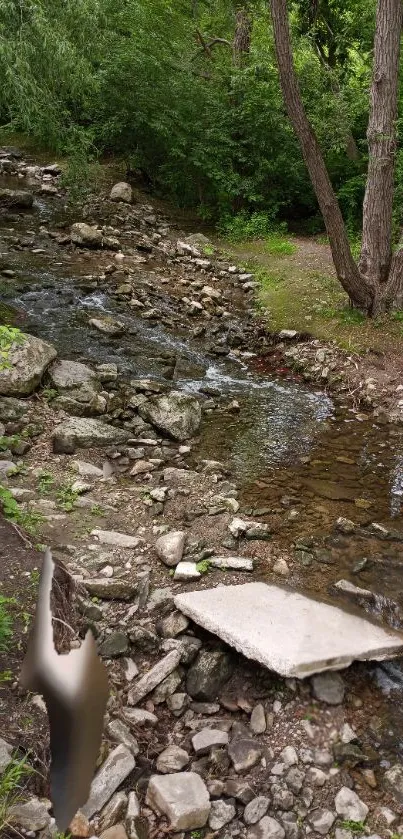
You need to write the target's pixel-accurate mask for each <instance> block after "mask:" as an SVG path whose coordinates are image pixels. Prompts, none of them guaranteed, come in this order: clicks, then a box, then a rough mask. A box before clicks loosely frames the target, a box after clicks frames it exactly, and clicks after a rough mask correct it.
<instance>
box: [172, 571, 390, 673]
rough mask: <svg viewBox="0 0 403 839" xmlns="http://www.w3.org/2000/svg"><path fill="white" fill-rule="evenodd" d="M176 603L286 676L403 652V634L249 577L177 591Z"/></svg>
mask: <svg viewBox="0 0 403 839" xmlns="http://www.w3.org/2000/svg"><path fill="white" fill-rule="evenodd" d="M175 606H176V607H177V608H178V609H180V610H181V611H182V612H183V613H184V614H185V615H187V617H189V618H191V619H192V620H193V621H195V623H197V624H199V625H200V626H202V627H204V628H205V629H207V630H208V631H209V632H213V633H214V634H215V635H218V637H219V638H222V640H223V641H226V643H227V644H229V645H230V646H232V647H235V649H236V650H238V652H240V653H242V654H243V655H244V656H246V657H247V658H251V659H254V660H255V661H259V662H260V664H263V665H264V666H265V667H268V668H269V669H270V670H274V671H275V672H276V673H279V674H280V675H281V676H287V677H297V678H300V679H304V678H306V677H307V676H311V675H313V674H314V673H322V672H323V671H325V670H341V669H343V668H344V667H348V666H349V665H350V664H351V663H352V662H353V661H354V660H356V659H358V660H359V661H367V660H371V659H375V660H376V661H381V660H383V659H386V658H394V656H396V655H402V654H403V634H401V633H399V632H394V631H393V630H390V629H384V628H383V627H381V626H378V625H377V624H373V623H370V621H367V620H365V618H361V617H359V616H356V615H352V614H349V613H348V612H344V611H343V610H342V609H339V608H337V607H336V606H330V605H328V604H327V603H320V602H318V601H316V600H312V599H311V598H309V597H305V596H304V595H303V594H299V593H298V592H293V591H287V590H286V589H283V588H280V586H274V585H266V584H265V583H247V584H245V585H240V586H218V587H217V588H213V589H204V590H203V591H193V592H186V593H184V594H179V595H178V596H177V597H175Z"/></svg>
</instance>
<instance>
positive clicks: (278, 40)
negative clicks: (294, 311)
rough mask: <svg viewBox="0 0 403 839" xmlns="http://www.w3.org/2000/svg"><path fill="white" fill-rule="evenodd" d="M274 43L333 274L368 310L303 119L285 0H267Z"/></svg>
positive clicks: (365, 289)
mask: <svg viewBox="0 0 403 839" xmlns="http://www.w3.org/2000/svg"><path fill="white" fill-rule="evenodd" d="M270 3H271V15H272V20H273V31H274V42H275V48H276V56H277V64H278V69H279V75H280V83H281V88H282V91H283V97H284V103H285V106H286V108H287V111H288V115H289V117H290V120H291V123H292V125H293V128H294V131H295V133H296V135H297V137H298V139H299V142H300V145H301V149H302V154H303V156H304V160H305V163H306V166H307V169H308V172H309V175H310V178H311V181H312V185H313V188H314V190H315V193H316V197H317V199H318V204H319V207H320V210H321V213H322V216H323V219H324V222H325V225H326V230H327V233H328V236H329V241H330V247H331V250H332V256H333V262H334V265H335V268H336V273H337V276H338V278H339V280H340V282H341V284H342V286H343V288H344V289H345V291H346V292H347V294H348V295H349V297H350V299H351V300H352V302H353V303H354V304H355V305H357V306H359V307H362V308H365V309H369V308H370V306H371V301H372V294H371V288H370V285H369V283H367V282H366V281H365V280H364V281H363V279H362V277H361V276H360V272H359V270H358V267H357V265H356V263H355V262H354V259H353V256H352V253H351V248H350V243H349V240H348V236H347V232H346V228H345V225H344V221H343V217H342V214H341V210H340V207H339V204H338V201H337V198H336V195H335V193H334V190H333V187H332V184H331V182H330V178H329V175H328V172H327V169H326V165H325V161H324V159H323V155H322V152H321V149H320V146H319V143H318V140H317V137H316V134H315V132H314V130H313V128H312V126H311V124H310V122H309V120H308V118H307V115H306V113H305V109H304V106H303V103H302V98H301V93H300V89H299V84H298V80H297V75H296V72H295V67H294V61H293V56H292V50H291V38H290V27H289V22H288V11H287V0H270Z"/></svg>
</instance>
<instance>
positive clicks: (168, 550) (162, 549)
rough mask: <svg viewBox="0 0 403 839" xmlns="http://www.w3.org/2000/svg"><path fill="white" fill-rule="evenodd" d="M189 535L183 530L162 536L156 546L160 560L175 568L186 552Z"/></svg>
mask: <svg viewBox="0 0 403 839" xmlns="http://www.w3.org/2000/svg"><path fill="white" fill-rule="evenodd" d="M186 537H187V534H186V533H185V531H183V530H172V531H171V532H170V533H165V534H164V536H160V538H159V539H158V540H157V542H156V545H155V550H156V553H157V556H158V557H159V559H161V560H162V562H163V563H164V564H165V565H167V566H168V568H174V567H175V566H176V565H178V564H179V562H180V561H181V559H182V556H183V551H184V550H185V543H186Z"/></svg>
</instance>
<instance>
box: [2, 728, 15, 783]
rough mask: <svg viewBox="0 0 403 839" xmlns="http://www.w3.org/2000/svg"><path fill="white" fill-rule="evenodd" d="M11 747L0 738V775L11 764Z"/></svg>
mask: <svg viewBox="0 0 403 839" xmlns="http://www.w3.org/2000/svg"><path fill="white" fill-rule="evenodd" d="M12 754H13V747H12V746H10V744H9V743H7V742H6V741H5V740H3V738H2V737H0V775H1V774H2V773H3V772H4V770H5V769H7V766H8V765H9V764H10V763H12Z"/></svg>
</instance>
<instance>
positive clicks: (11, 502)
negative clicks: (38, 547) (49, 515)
mask: <svg viewBox="0 0 403 839" xmlns="http://www.w3.org/2000/svg"><path fill="white" fill-rule="evenodd" d="M0 507H1V509H2V513H3V515H4V518H6V519H8V521H11V522H13V523H14V524H17V525H18V526H19V527H21V528H22V530H25V531H26V532H27V533H29V534H30V535H31V536H33V535H34V534H35V533H36V532H37V528H38V525H39V524H40V523H41V522H43V520H44V518H43V516H42V515H41V514H40V513H33V512H27V511H25V510H22V509H21V507H20V506H19V504H17V502H16V500H15V498H13V496H12V495H11V492H10V490H9V489H7V488H6V487H4V486H2V485H1V484H0Z"/></svg>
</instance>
